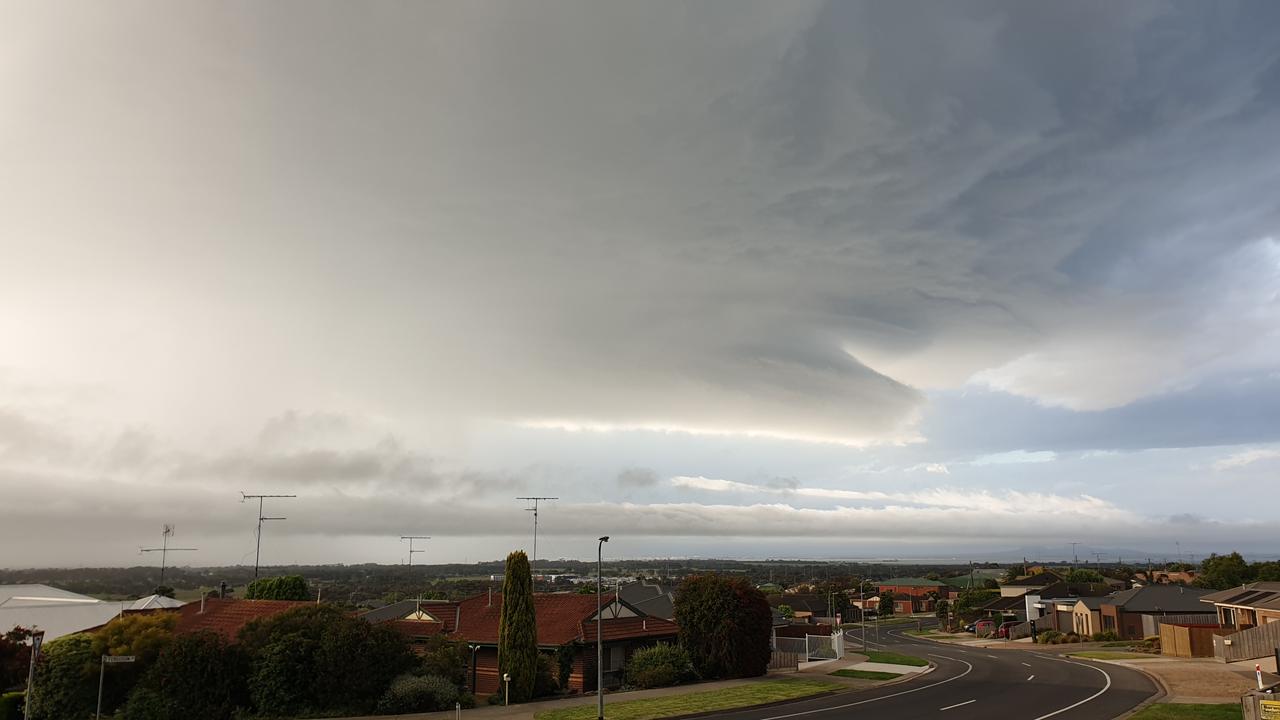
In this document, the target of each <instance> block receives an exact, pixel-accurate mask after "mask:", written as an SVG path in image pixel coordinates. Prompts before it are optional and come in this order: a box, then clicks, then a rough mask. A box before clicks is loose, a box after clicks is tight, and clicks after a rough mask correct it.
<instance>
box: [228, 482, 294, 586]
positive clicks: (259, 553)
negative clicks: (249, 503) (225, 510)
mask: <svg viewBox="0 0 1280 720" xmlns="http://www.w3.org/2000/svg"><path fill="white" fill-rule="evenodd" d="M296 497H298V496H297V495H246V494H245V492H244V491H243V490H241V491H240V502H244V501H245V500H253V499H255V498H256V499H257V500H258V546H257V548H256V549H255V550H254V551H253V579H254V580H257V579H258V560H259V559H260V558H261V557H262V523H263V521H264V520H288V519H289V518H285V517H264V516H263V514H262V501H263V500H265V499H266V498H296Z"/></svg>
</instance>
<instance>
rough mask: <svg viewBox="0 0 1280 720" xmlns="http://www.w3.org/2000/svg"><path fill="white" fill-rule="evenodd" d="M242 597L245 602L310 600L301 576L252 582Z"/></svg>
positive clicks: (287, 576)
mask: <svg viewBox="0 0 1280 720" xmlns="http://www.w3.org/2000/svg"><path fill="white" fill-rule="evenodd" d="M244 596H245V599H246V600H310V599H311V591H310V590H308V589H307V581H306V580H304V579H303V578H302V576H301V575H281V576H280V577H269V578H261V579H259V580H254V581H253V582H251V583H249V587H248V588H246V589H245V594H244Z"/></svg>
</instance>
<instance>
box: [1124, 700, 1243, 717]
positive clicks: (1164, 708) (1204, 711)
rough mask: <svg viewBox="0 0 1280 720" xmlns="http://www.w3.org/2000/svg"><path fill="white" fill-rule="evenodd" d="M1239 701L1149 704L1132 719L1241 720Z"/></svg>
mask: <svg viewBox="0 0 1280 720" xmlns="http://www.w3.org/2000/svg"><path fill="white" fill-rule="evenodd" d="M1242 717H1243V712H1242V711H1241V710H1240V704H1239V703H1232V704H1229V705H1182V704H1170V705H1148V706H1147V707H1145V708H1143V709H1142V710H1141V711H1140V712H1138V713H1137V714H1135V715H1133V716H1131V717H1130V720H1240V719H1241V718H1242Z"/></svg>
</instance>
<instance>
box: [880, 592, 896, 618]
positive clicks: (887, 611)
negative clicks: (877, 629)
mask: <svg viewBox="0 0 1280 720" xmlns="http://www.w3.org/2000/svg"><path fill="white" fill-rule="evenodd" d="M879 613H880V614H881V615H892V614H893V593H891V592H889V591H888V590H886V591H884V592H882V593H880V607H879Z"/></svg>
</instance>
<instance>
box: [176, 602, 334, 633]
mask: <svg viewBox="0 0 1280 720" xmlns="http://www.w3.org/2000/svg"><path fill="white" fill-rule="evenodd" d="M314 604H315V602H313V601H311V600H305V601H300V600H238V599H231V598H214V597H211V598H205V599H204V600H202V601H199V602H189V603H187V604H185V605H183V606H182V607H180V608H178V624H177V626H176V627H175V628H174V632H175V633H177V634H179V635H186V634H188V633H196V632H205V631H208V632H213V633H217V634H218V635H221V636H222V638H223V639H224V640H227V641H229V642H236V640H237V639H238V636H239V635H240V630H241V629H242V628H243V627H244V626H245V625H248V624H249V623H250V622H252V621H254V620H258V619H260V618H267V617H271V616H272V615H279V614H280V613H282V612H284V611H286V610H292V609H294V608H298V607H307V606H308V605H314Z"/></svg>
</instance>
